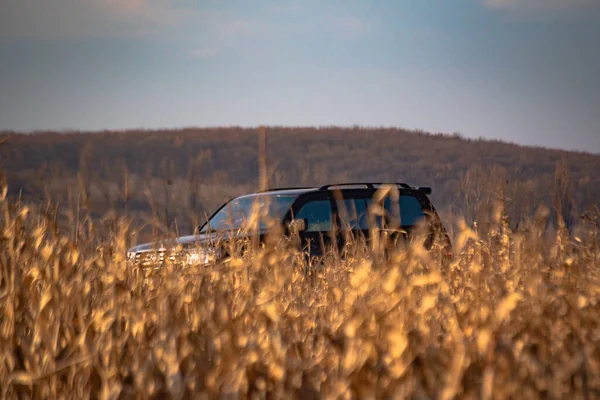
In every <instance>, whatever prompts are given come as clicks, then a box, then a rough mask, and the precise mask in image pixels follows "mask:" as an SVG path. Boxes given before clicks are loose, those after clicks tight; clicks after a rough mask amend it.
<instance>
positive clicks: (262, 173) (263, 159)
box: [258, 126, 269, 190]
mask: <svg viewBox="0 0 600 400" xmlns="http://www.w3.org/2000/svg"><path fill="white" fill-rule="evenodd" d="M258 158H259V159H258V186H259V190H267V189H268V188H269V182H268V171H267V128H265V127H264V126H260V127H259V128H258Z"/></svg>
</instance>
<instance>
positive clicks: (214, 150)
mask: <svg viewBox="0 0 600 400" xmlns="http://www.w3.org/2000/svg"><path fill="white" fill-rule="evenodd" d="M268 135H269V136H268V138H269V139H268V146H267V153H268V160H269V164H268V171H267V173H268V178H269V181H270V182H271V185H275V186H280V187H281V186H296V185H304V186H306V185H319V184H323V183H326V182H342V181H394V182H399V181H403V182H407V183H410V184H414V185H423V186H424V185H427V186H432V187H433V195H432V197H433V200H434V202H435V204H436V205H437V206H438V208H439V209H441V210H444V209H446V210H452V212H453V213H454V214H463V215H464V216H465V217H466V218H467V219H468V220H470V221H475V220H481V218H482V216H483V215H485V213H486V209H489V207H490V206H491V205H492V203H493V202H494V201H498V200H500V201H502V202H503V203H504V204H505V212H507V213H508V214H509V215H510V216H511V219H512V220H513V221H514V220H519V219H521V218H522V217H523V216H526V215H530V214H531V213H532V211H533V210H534V209H535V208H536V207H537V206H538V205H540V204H545V205H546V206H547V207H550V208H552V209H555V210H556V211H557V215H561V216H562V218H563V219H564V223H565V225H567V226H570V224H572V222H573V221H574V217H575V216H576V214H577V213H581V212H584V211H585V210H586V209H587V208H589V207H590V206H593V205H597V204H598V200H597V199H598V198H600V174H598V173H597V171H599V170H600V157H599V156H594V155H591V154H585V153H572V152H566V151H559V150H549V149H543V148H530V147H520V146H516V145H514V144H507V143H501V142H498V141H494V142H490V141H484V140H466V139H464V138H463V137H462V136H461V135H460V134H454V135H439V134H437V135H429V134H427V133H424V132H421V131H418V132H411V131H406V130H402V129H393V128H361V127H358V126H354V127H351V128H338V127H323V128H310V127H289V128H282V127H272V128H269V131H268ZM0 136H3V137H5V138H7V141H6V142H5V143H4V144H2V145H0V160H1V163H2V165H3V168H4V170H5V173H6V176H7V179H8V182H9V188H10V193H11V194H12V195H18V194H19V193H20V192H21V191H22V193H23V196H24V197H25V199H26V200H27V199H29V200H34V201H40V200H43V199H44V198H48V197H52V198H54V199H59V201H60V202H62V203H66V202H67V199H68V198H69V196H71V198H75V199H76V198H80V201H81V204H82V205H85V206H86V207H89V208H90V210H91V212H92V213H95V214H96V215H102V214H103V213H105V212H106V211H107V210H111V209H113V210H115V211H118V212H127V213H128V214H129V215H141V214H142V213H148V212H149V211H150V210H151V209H153V207H154V211H155V212H157V213H158V214H159V218H160V219H161V220H162V221H164V222H167V223H169V224H170V225H173V224H174V223H177V225H178V226H179V227H183V228H182V229H188V228H191V227H193V226H195V225H197V224H198V223H199V221H200V222H201V221H202V220H203V218H204V217H203V215H204V213H209V212H211V211H212V210H213V209H214V208H215V207H216V206H217V205H218V204H219V203H221V202H222V201H223V200H225V198H227V197H230V196H234V195H237V194H240V193H242V192H247V191H252V190H256V189H257V188H258V176H259V175H258V170H259V168H258V166H259V164H258V154H259V151H258V143H257V140H256V138H257V136H256V130H254V129H246V128H203V129H198V128H189V129H181V130H156V131H145V130H138V131H126V132H101V133H94V134H83V133H78V132H70V133H59V132H46V133H39V134H35V135H21V134H16V133H8V134H6V135H0ZM69 191H71V192H73V193H71V194H69V193H68V192H69ZM75 192H76V193H75ZM73 196H75V197H73ZM148 196H152V197H153V199H152V201H149V199H148Z"/></svg>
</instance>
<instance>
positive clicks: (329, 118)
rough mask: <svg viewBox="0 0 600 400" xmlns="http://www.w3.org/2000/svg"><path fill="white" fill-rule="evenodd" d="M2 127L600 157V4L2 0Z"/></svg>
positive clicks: (534, 0)
mask: <svg viewBox="0 0 600 400" xmlns="http://www.w3.org/2000/svg"><path fill="white" fill-rule="evenodd" d="M0 7H2V11H3V12H2V13H0V61H1V62H0V130H2V131H16V132H33V131H65V130H67V131H68V130H71V131H103V130H119V131H125V130H136V129H145V130H156V129H175V130H176V129H180V127H188V126H193V127H215V126H244V127H255V126H259V125H266V126H282V127H284V126H341V127H352V126H355V125H358V126H369V127H371V126H372V127H379V126H385V127H394V128H395V127H399V129H404V130H409V131H415V130H422V131H424V132H432V133H437V132H441V133H444V134H448V135H452V134H453V133H455V132H458V133H460V134H462V135H464V136H465V137H466V138H470V139H475V140H477V139H478V138H479V137H482V138H484V139H486V140H497V141H501V142H506V143H514V144H519V145H524V146H534V147H542V148H552V149H562V150H571V151H582V152H585V153H590V154H599V153H600V113H598V112H597V110H596V108H597V106H598V104H600V90H598V88H599V87H600V75H599V74H598V73H597V71H598V70H600V53H599V52H598V51H596V47H597V44H596V41H595V38H596V37H600V3H599V2H596V1H594V0H574V1H573V0H571V1H567V0H550V1H545V2H540V1H539V0H457V1H456V2H452V3H448V2H443V1H440V0H430V1H425V2H417V1H407V2H402V3H398V2H393V1H382V2H380V3H377V4H376V5H373V4H368V3H363V2H360V1H348V2H341V1H331V2H328V3H325V4H323V3H320V2H316V1H305V2H299V1H292V0H290V1H285V2H281V3H273V2H269V1H266V0H260V1H257V2H254V3H251V4H248V3H245V2H242V1H232V2H227V3H222V2H218V1H216V0H204V1H198V2H184V1H181V0H165V1H157V0H125V1H117V0H103V1H95V0H45V1H42V0H33V1H31V2H14V3H11V2H8V1H4V2H2V0H0Z"/></svg>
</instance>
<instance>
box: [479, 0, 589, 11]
mask: <svg viewBox="0 0 600 400" xmlns="http://www.w3.org/2000/svg"><path fill="white" fill-rule="evenodd" d="M485 4H486V5H487V6H488V7H489V8H492V9H497V10H507V11H517V12H521V11H525V12H528V11H553V12H554V11H559V12H560V11H573V10H591V9H596V10H600V1H598V0H485Z"/></svg>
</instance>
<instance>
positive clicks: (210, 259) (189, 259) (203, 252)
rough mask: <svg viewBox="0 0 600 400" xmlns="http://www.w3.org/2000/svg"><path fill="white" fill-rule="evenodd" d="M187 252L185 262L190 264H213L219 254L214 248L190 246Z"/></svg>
mask: <svg viewBox="0 0 600 400" xmlns="http://www.w3.org/2000/svg"><path fill="white" fill-rule="evenodd" d="M185 254H186V257H185V263H186V264H187V265H190V266H194V265H207V264H212V263H214V262H215V261H217V259H218V256H219V254H218V251H217V250H216V249H214V248H190V249H188V250H187V251H186V252H185Z"/></svg>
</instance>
